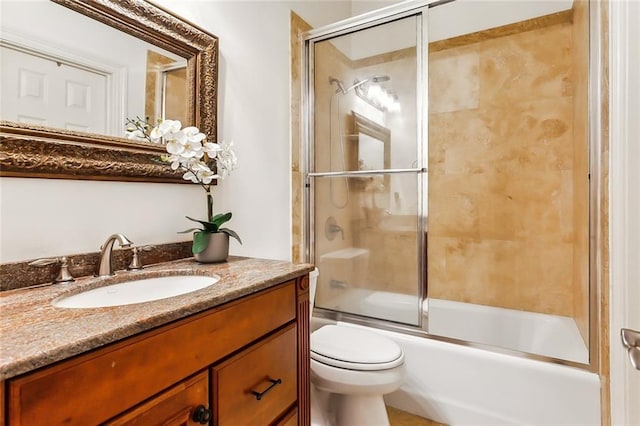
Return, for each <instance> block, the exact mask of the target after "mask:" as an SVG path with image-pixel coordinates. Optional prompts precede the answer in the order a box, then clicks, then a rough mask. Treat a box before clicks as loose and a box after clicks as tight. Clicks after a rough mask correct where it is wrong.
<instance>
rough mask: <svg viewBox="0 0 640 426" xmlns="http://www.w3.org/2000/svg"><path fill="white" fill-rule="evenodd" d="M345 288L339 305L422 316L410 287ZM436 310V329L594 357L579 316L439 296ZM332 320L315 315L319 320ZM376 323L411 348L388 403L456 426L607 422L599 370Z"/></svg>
mask: <svg viewBox="0 0 640 426" xmlns="http://www.w3.org/2000/svg"><path fill="white" fill-rule="evenodd" d="M345 290H346V291H344V294H343V296H347V295H348V297H342V298H340V299H337V300H340V303H336V306H334V308H337V309H338V310H347V311H349V310H350V309H353V311H352V312H354V311H355V312H359V313H366V314H367V315H370V316H373V317H377V318H385V317H387V316H390V317H393V318H395V319H396V320H397V319H398V318H401V317H402V316H403V315H404V316H405V318H403V319H405V320H406V322H407V323H410V322H413V321H415V319H416V315H417V312H416V309H415V308H409V309H407V307H408V305H409V306H415V297H411V296H406V298H407V300H405V298H403V297H400V296H402V295H391V294H389V293H383V292H370V291H366V290H363V289H345ZM373 293H375V294H373ZM337 300H336V299H334V301H336V302H337ZM374 302H375V303H374ZM340 305H341V306H340ZM345 308H348V309H345ZM403 312H404V314H403ZM424 314H427V312H426V310H425V312H424ZM428 317H429V318H428V321H429V330H430V332H432V333H433V334H436V333H437V334H440V335H445V336H449V337H456V338H459V339H463V340H468V341H474V342H481V343H484V344H487V345H495V346H500V347H509V348H511V349H519V350H522V351H527V352H532V353H541V354H543V355H547V356H554V357H559V358H565V359H567V358H571V359H574V360H576V361H583V362H586V361H587V358H586V357H587V350H586V347H585V346H584V343H582V339H581V338H580V335H579V333H578V331H577V329H576V328H575V324H574V323H573V320H571V319H567V318H563V317H555V316H551V315H540V314H532V313H527V312H520V311H513V310H510V309H501V308H491V307H483V306H477V305H470V304H466V303H458V302H449V301H442V300H432V299H430V305H429V311H428ZM324 322H325V320H316V319H315V318H314V328H315V327H317V326H319V325H320V324H322V323H324ZM339 324H341V325H344V326H348V327H363V326H360V325H356V324H351V323H344V322H340V323H339ZM370 330H373V331H374V332H377V333H380V334H383V335H386V336H388V337H390V338H391V339H393V340H394V341H396V342H397V343H398V344H399V345H400V346H401V347H402V348H403V350H404V352H405V357H406V366H407V370H408V374H407V380H406V383H405V384H404V385H403V386H402V387H401V388H400V390H398V391H397V392H394V393H393V394H390V395H387V396H386V397H385V400H386V402H387V404H388V405H391V406H393V407H396V408H399V409H401V410H404V411H408V412H411V413H414V414H417V415H419V416H422V417H426V418H429V419H432V420H436V421H439V422H442V423H445V424H448V425H453V426H456V425H487V426H489V425H491V426H493V425H502V424H513V425H516V424H517V425H544V426H551V425H552V426H555V425H576V426H578V425H579V426H585V425H599V424H600V381H599V378H598V376H597V375H596V374H593V373H589V372H587V371H585V370H581V369H578V368H573V367H568V366H563V365H558V364H553V363H550V362H544V361H537V360H531V359H526V358H520V357H516V356H512V355H507V354H502V353H496V352H492V351H490V350H485V349H478V348H472V347H467V346H462V345H458V344H454V343H447V342H442V341H438V340H434V339H427V338H424V337H416V336H410V335H406V334H400V333H397V332H391V331H385V330H377V329H372V328H371V329H370ZM434 332H436V333H434ZM506 339H510V340H509V341H507V340H506Z"/></svg>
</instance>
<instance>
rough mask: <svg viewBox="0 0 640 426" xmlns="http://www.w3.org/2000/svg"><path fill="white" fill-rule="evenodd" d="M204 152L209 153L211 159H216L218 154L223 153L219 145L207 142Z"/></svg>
mask: <svg viewBox="0 0 640 426" xmlns="http://www.w3.org/2000/svg"><path fill="white" fill-rule="evenodd" d="M202 146H203V149H204V152H206V153H207V156H208V157H209V158H216V156H217V155H218V152H220V151H222V147H221V146H220V145H218V144H217V143H213V142H205V143H204V144H203V145H202Z"/></svg>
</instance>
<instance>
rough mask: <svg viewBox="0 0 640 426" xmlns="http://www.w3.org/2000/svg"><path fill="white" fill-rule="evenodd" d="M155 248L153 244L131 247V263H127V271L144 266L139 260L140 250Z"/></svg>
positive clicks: (136, 269)
mask: <svg viewBox="0 0 640 426" xmlns="http://www.w3.org/2000/svg"><path fill="white" fill-rule="evenodd" d="M153 248H155V246H154V245H146V246H142V247H134V248H133V249H131V250H132V251H133V257H132V258H131V263H130V264H129V266H128V267H127V269H128V270H129V271H138V270H140V269H142V268H144V266H143V265H142V261H141V260H140V253H139V252H140V251H149V250H151V249H153Z"/></svg>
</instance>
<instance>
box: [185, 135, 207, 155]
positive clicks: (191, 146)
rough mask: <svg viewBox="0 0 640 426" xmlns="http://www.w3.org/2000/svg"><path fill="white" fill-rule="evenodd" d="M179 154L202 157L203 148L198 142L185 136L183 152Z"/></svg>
mask: <svg viewBox="0 0 640 426" xmlns="http://www.w3.org/2000/svg"><path fill="white" fill-rule="evenodd" d="M180 155H182V156H183V157H185V158H202V157H203V156H204V149H203V148H202V144H201V143H200V142H196V141H191V140H189V138H186V142H185V144H184V152H183V153H181V154H180Z"/></svg>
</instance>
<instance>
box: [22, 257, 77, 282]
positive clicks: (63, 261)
mask: <svg viewBox="0 0 640 426" xmlns="http://www.w3.org/2000/svg"><path fill="white" fill-rule="evenodd" d="M56 263H60V271H59V272H58V276H57V277H56V279H55V280H53V283H54V284H57V283H69V282H72V281H75V279H74V278H73V275H71V273H70V272H69V261H68V260H67V257H66V256H62V257H53V258H45V259H37V260H34V261H33V262H30V263H29V266H36V267H38V268H42V267H44V266H47V265H53V264H56Z"/></svg>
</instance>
